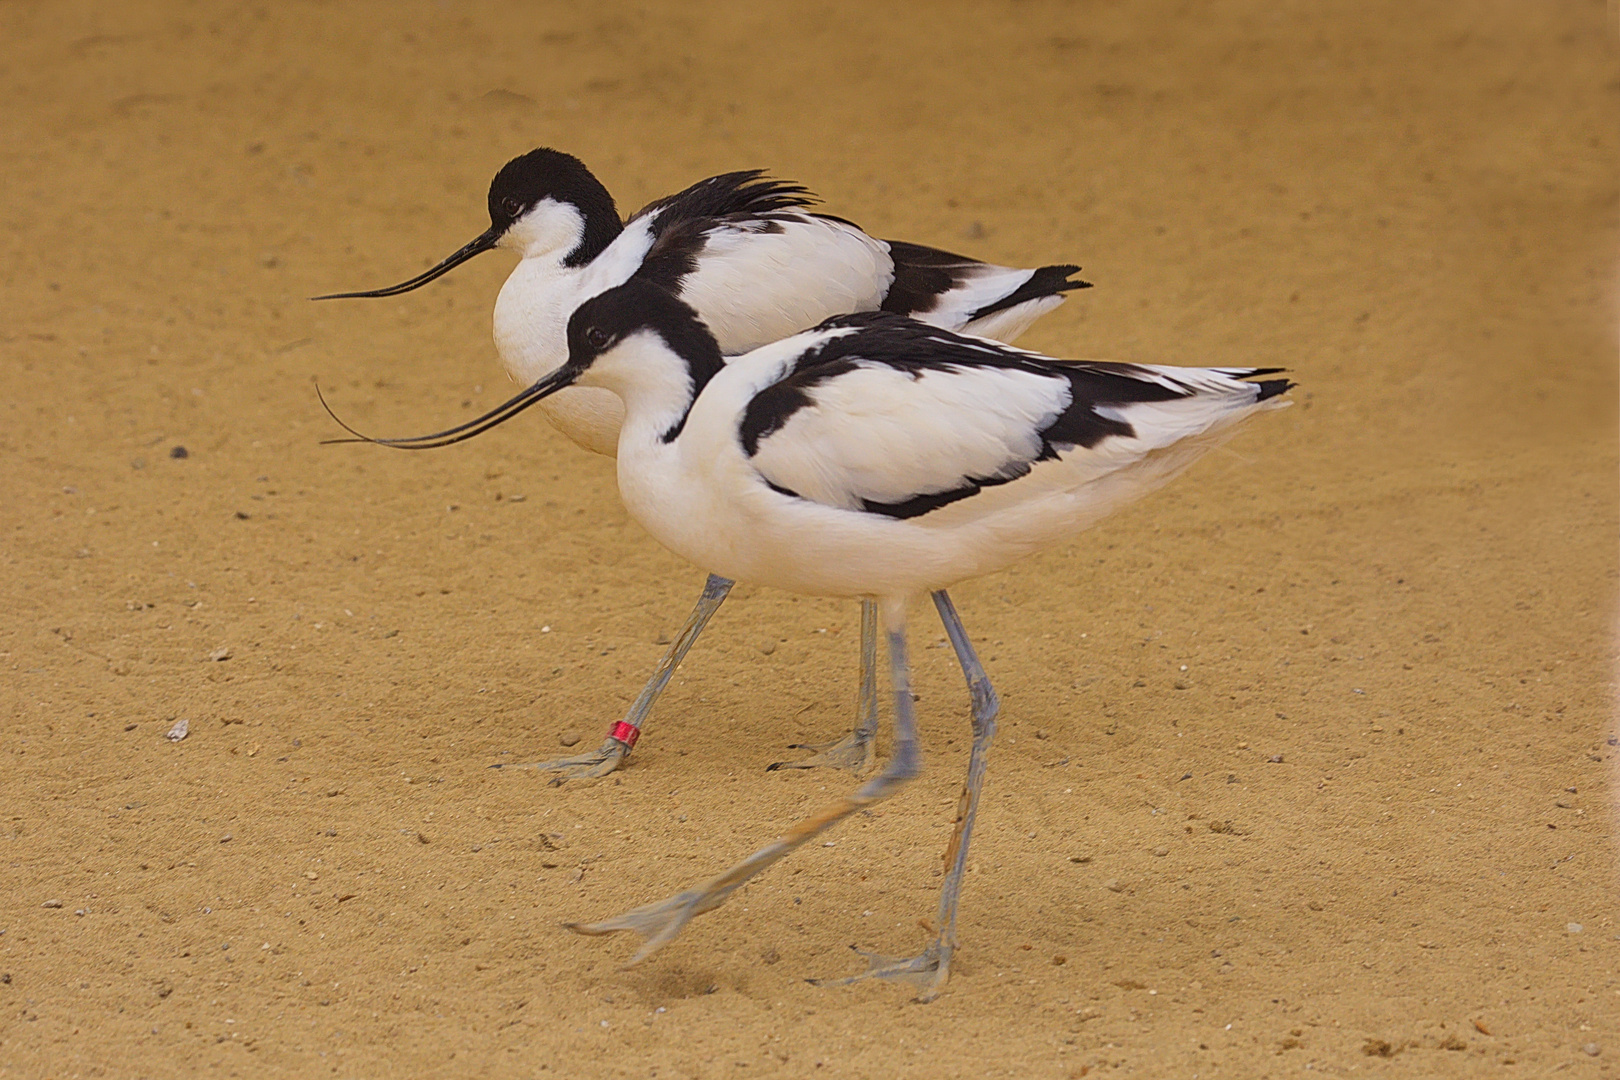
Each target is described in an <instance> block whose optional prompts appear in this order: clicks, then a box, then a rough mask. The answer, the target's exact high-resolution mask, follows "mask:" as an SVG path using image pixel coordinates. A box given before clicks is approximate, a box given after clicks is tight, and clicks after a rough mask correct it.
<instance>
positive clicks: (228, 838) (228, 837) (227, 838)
mask: <svg viewBox="0 0 1620 1080" xmlns="http://www.w3.org/2000/svg"><path fill="white" fill-rule="evenodd" d="M219 842H220V843H222V844H228V843H230V842H231V834H230V833H226V834H225V835H224V836H222V837H220V838H219Z"/></svg>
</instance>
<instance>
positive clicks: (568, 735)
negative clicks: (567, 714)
mask: <svg viewBox="0 0 1620 1080" xmlns="http://www.w3.org/2000/svg"><path fill="white" fill-rule="evenodd" d="M582 738H584V736H583V735H581V734H580V733H579V732H578V731H576V730H574V729H573V728H569V729H568V730H567V731H565V732H563V733H562V734H561V735H558V736H557V741H558V742H560V743H562V744H563V745H564V746H573V745H574V744H575V743H577V742H579V740H580V739H582Z"/></svg>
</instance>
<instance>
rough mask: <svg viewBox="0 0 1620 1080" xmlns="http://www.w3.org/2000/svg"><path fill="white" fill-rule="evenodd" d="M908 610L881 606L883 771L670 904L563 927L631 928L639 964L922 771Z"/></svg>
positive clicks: (897, 604) (894, 604) (891, 603)
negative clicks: (885, 689) (889, 702)
mask: <svg viewBox="0 0 1620 1080" xmlns="http://www.w3.org/2000/svg"><path fill="white" fill-rule="evenodd" d="M905 613H906V606H905V601H904V600H886V601H884V604H883V624H884V625H883V628H884V632H885V634H886V635H887V637H888V639H889V669H890V672H891V674H892V678H893V682H894V753H893V754H892V755H890V757H889V761H888V764H886V765H885V766H884V767H883V771H882V772H880V773H878V775H876V776H874V777H872V779H870V780H868V781H866V783H864V784H862V785H861V786H860V787H859V788H857V789H856V790H855V792H854V794H852V795H848V796H845V797H844V798H843V799H840V800H839V801H838V802H836V803H833V804H832V805H831V806H829V807H827V808H826V809H825V810H822V811H821V812H820V813H818V814H814V815H812V816H811V817H808V818H805V819H804V820H803V821H801V822H799V823H798V824H797V825H794V826H793V827H792V828H791V829H789V830H788V831H787V832H786V833H784V834H783V835H782V836H781V837H780V838H779V839H777V840H775V841H773V842H772V843H770V844H767V845H766V846H765V847H762V848H760V849H759V850H758V851H756V852H754V853H753V854H752V855H750V856H748V858H746V859H744V860H743V861H742V862H740V863H738V864H737V865H736V866H733V867H732V868H731V869H730V870H727V871H726V872H725V873H723V874H721V875H720V876H718V877H714V878H710V879H709V880H708V881H705V882H703V883H701V884H699V885H697V886H695V887H693V888H691V889H687V890H686V891H685V892H681V893H677V894H676V895H674V896H672V897H670V898H669V899H668V900H661V901H659V902H658V903H656V904H648V905H646V906H645V907H639V908H636V909H635V910H633V911H627V912H625V913H624V914H623V915H619V916H617V917H615V918H612V919H607V920H605V921H603V922H598V923H584V924H581V923H567V924H565V925H566V926H567V927H568V929H570V930H573V931H574V932H575V933H580V934H611V933H615V932H616V931H619V930H631V931H634V932H635V933H637V934H639V935H640V936H641V938H642V943H641V948H640V949H638V950H637V951H636V954H635V955H634V956H632V957H631V958H630V961H629V964H627V965H626V966H627V967H628V966H630V965H631V964H637V963H640V962H641V961H642V960H644V959H646V958H647V957H648V956H650V955H651V954H652V953H653V952H655V951H657V950H658V949H660V948H662V947H663V946H664V945H666V944H668V943H669V942H670V941H671V940H673V939H674V938H675V936H676V935H677V934H679V933H680V932H681V931H682V930H683V929H685V928H686V924H687V923H689V922H691V921H692V919H693V917H694V916H697V915H701V914H703V913H704V912H705V911H712V910H713V909H715V908H717V907H719V906H720V905H721V904H723V903H725V901H726V898H727V897H728V896H730V895H731V894H732V893H733V892H735V891H736V890H737V889H739V888H741V887H742V885H743V884H744V883H745V882H747V881H748V880H749V879H750V878H752V877H753V876H754V875H756V874H758V873H759V872H760V871H762V870H764V869H766V868H767V867H769V866H771V865H772V864H773V863H775V862H777V860H779V859H781V858H782V857H783V856H785V855H786V854H788V852H790V851H792V850H794V849H795V848H797V847H800V846H801V845H803V844H805V843H806V842H808V841H810V840H813V839H814V838H815V837H817V836H820V835H821V834H822V833H823V832H825V831H826V830H827V829H829V828H830V827H832V826H833V825H835V824H837V823H838V822H840V821H842V820H844V819H845V818H847V817H849V816H850V815H851V814H853V813H855V812H856V811H857V810H862V809H865V808H866V807H868V806H871V805H872V804H873V803H876V802H880V801H881V800H883V799H886V798H888V797H889V796H890V795H893V794H894V793H895V791H897V790H899V788H900V787H901V786H902V785H903V784H905V782H906V781H908V780H910V779H911V778H912V777H914V776H916V775H917V773H918V772H920V771H921V769H922V751H921V749H920V748H919V747H918V744H917V719H916V713H915V710H914V708H913V705H912V700H911V675H910V666H909V664H908V662H907V659H906V631H905Z"/></svg>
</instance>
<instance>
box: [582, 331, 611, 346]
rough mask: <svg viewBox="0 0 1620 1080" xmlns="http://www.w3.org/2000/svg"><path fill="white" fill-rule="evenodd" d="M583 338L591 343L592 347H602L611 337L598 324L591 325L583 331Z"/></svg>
mask: <svg viewBox="0 0 1620 1080" xmlns="http://www.w3.org/2000/svg"><path fill="white" fill-rule="evenodd" d="M585 340H586V341H588V342H590V343H591V347H592V348H595V349H604V348H606V347H607V343H608V341H609V340H611V338H610V336H609V334H608V332H607V331H606V330H604V329H602V328H601V327H600V326H593V327H591V328H590V329H589V330H587V331H585Z"/></svg>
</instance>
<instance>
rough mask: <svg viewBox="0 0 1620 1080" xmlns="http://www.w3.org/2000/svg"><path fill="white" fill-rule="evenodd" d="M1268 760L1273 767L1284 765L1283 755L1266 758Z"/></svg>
mask: <svg viewBox="0 0 1620 1080" xmlns="http://www.w3.org/2000/svg"><path fill="white" fill-rule="evenodd" d="M1266 760H1267V761H1269V762H1271V763H1272V764H1273V765H1281V764H1282V755H1281V754H1272V755H1271V756H1270V757H1268V758H1266Z"/></svg>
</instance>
